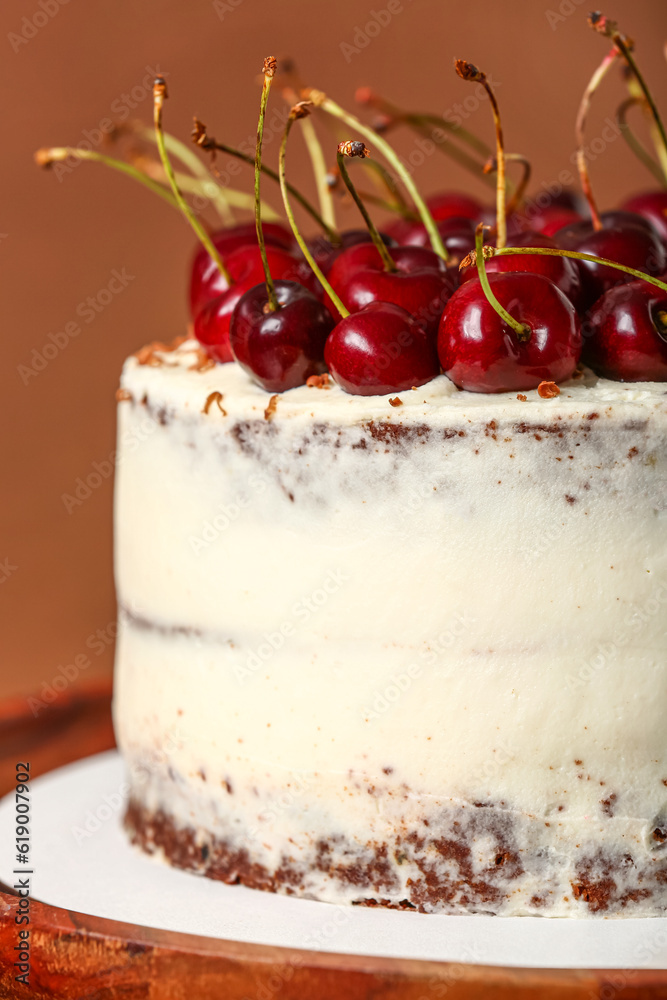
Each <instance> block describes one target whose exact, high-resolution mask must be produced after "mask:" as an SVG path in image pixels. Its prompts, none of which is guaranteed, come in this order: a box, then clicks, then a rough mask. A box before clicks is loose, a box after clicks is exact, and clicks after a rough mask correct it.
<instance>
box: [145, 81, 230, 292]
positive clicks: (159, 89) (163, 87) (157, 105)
mask: <svg viewBox="0 0 667 1000" xmlns="http://www.w3.org/2000/svg"><path fill="white" fill-rule="evenodd" d="M166 98H167V84H166V82H165V80H164V78H163V77H161V76H156V78H155V81H154V83H153V124H154V126H155V137H156V139H157V148H158V152H159V154H160V159H161V160H162V166H163V167H164V172H165V174H166V175H167V180H168V181H169V184H170V187H171V190H172V191H173V194H174V198H175V199H176V203H177V204H178V207H179V208H180V210H181V212H182V213H183V215H184V216H185V218H186V219H187V220H188V222H189V223H190V225H191V226H192V228H193V230H194V232H195V234H196V235H197V236H198V238H199V240H200V241H201V243H202V246H203V247H204V248H205V250H206V251H207V253H208V254H209V256H210V257H211V258H212V260H213V261H214V262H215V264H216V266H217V268H218V270H219V271H220V274H221V275H222V277H223V278H224V279H225V281H226V282H227V284H228V285H232V284H233V283H234V282H233V279H232V276H231V274H230V273H229V270H228V269H227V267H226V266H225V264H224V262H223V260H222V257H221V256H220V254H219V253H218V250H217V248H216V246H215V244H214V243H213V240H212V239H211V237H210V236H209V235H208V233H207V232H206V230H205V229H204V227H203V226H202V224H201V222H200V221H199V219H198V218H197V216H196V215H195V214H194V212H193V211H192V209H191V208H190V206H189V205H188V203H187V201H186V200H185V198H184V197H183V195H182V194H181V191H180V188H179V186H178V184H177V183H176V178H175V176H174V170H173V167H172V165H171V161H170V159H169V154H168V153H167V149H166V146H165V142H164V134H163V132H162V106H163V104H164V102H165V100H166Z"/></svg>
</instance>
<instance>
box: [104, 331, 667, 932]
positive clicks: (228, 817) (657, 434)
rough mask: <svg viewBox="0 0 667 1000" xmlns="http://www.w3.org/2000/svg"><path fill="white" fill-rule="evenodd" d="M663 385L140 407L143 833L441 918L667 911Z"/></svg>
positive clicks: (128, 717)
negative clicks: (550, 394) (545, 394)
mask: <svg viewBox="0 0 667 1000" xmlns="http://www.w3.org/2000/svg"><path fill="white" fill-rule="evenodd" d="M666 389H667V387H666V386H665V384H664V383H660V382H656V383H651V382H642V383H622V382H617V381H610V380H607V379H604V378H599V377H597V376H596V375H594V374H593V373H592V372H590V371H588V370H578V371H577V372H576V373H575V376H574V377H573V378H572V379H571V380H569V381H568V382H566V383H563V384H561V386H560V390H561V391H560V394H559V395H558V396H554V397H553V398H542V396H541V395H540V394H539V393H538V392H537V391H536V390H532V391H527V392H525V393H519V394H517V393H509V392H506V393H496V394H487V393H475V392H467V391H459V390H458V389H457V388H456V386H455V385H454V384H453V383H452V382H451V381H450V380H449V379H448V378H447V377H446V376H445V375H440V376H438V377H437V378H435V379H434V380H433V381H431V382H429V383H428V384H426V385H422V386H420V387H418V388H415V389H409V390H407V391H403V392H400V393H398V394H397V395H396V396H394V397H391V398H389V397H388V396H387V395H382V396H380V395H374V396H372V395H371V396H363V395H352V394H348V393H346V392H344V391H343V390H342V389H341V388H340V387H339V386H337V385H334V384H333V383H331V382H329V381H328V380H327V379H326V378H323V379H311V384H310V385H308V386H306V385H304V386H301V387H297V388H293V389H290V390H289V391H286V392H283V393H280V394H274V395H269V394H268V393H266V392H265V391H264V390H263V389H262V388H260V387H259V386H257V385H255V384H253V382H252V381H251V379H250V378H249V377H248V375H247V374H246V373H245V372H244V371H243V370H242V369H241V368H240V366H239V365H237V364H235V363H231V364H225V365H220V364H215V365H213V364H212V363H210V362H208V361H206V360H204V359H203V355H202V351H201V348H200V347H199V345H198V344H197V343H196V342H195V341H185V342H177V343H176V344H175V345H173V346H171V347H164V346H161V345H154V346H153V347H150V348H148V349H144V350H143V351H141V352H139V354H138V355H137V356H134V357H131V358H130V359H128V361H127V363H126V365H125V368H124V372H123V376H122V381H121V389H120V392H119V404H118V413H119V430H118V434H119V453H118V469H117V482H116V507H115V511H116V513H115V518H116V579H117V588H118V600H119V607H120V612H119V614H120V633H119V638H118V650H117V662H116V680H115V697H114V716H115V726H116V733H117V738H118V744H119V747H120V750H121V753H122V754H123V757H124V758H125V761H126V763H127V766H128V770H129V774H130V778H129V783H130V799H129V806H128V810H127V815H126V817H125V824H126V827H127V830H128V831H129V834H130V836H131V838H132V840H133V841H134V842H135V843H136V844H138V845H139V846H140V847H141V848H143V849H144V850H145V851H148V852H150V853H152V854H154V855H157V856H158V857H161V858H162V859H164V860H166V861H167V862H169V863H170V864H172V865H175V866H177V867H180V868H185V869H188V870H190V871H193V872H198V873H201V874H204V875H207V876H209V877H211V878H215V879H220V880H222V881H224V882H231V883H235V882H241V883H243V884H244V885H247V886H251V887H254V888H259V889H268V890H271V891H276V892H283V893H288V894H294V895H296V896H303V897H308V898H313V899H318V900H325V901H328V902H333V903H356V904H362V905H368V906H373V905H383V906H390V907H398V908H414V909H417V910H420V911H423V912H427V913H449V914H454V913H487V914H502V915H524V914H533V915H543V916H573V917H577V916H584V917H586V916H589V915H592V914H603V915H622V916H650V915H657V914H664V913H665V911H666V910H667V736H666V730H665V706H666V705H667V655H666V653H667V642H666V626H665V622H666V610H667V391H666Z"/></svg>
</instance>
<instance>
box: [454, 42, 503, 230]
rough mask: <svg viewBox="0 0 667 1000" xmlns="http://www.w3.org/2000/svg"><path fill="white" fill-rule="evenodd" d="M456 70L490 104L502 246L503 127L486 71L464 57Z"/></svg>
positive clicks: (497, 214) (497, 215)
mask: <svg viewBox="0 0 667 1000" xmlns="http://www.w3.org/2000/svg"><path fill="white" fill-rule="evenodd" d="M454 65H455V67H456V72H457V73H458V75H459V76H460V77H461V79H462V80H468V81H469V82H470V83H481V84H482V86H483V87H484V90H485V91H486V94H487V97H488V98H489V102H490V104H491V113H492V115H493V124H494V126H495V129H496V160H497V163H498V169H497V172H496V228H497V231H498V238H497V243H498V246H499V247H504V246H505V244H506V243H507V209H506V206H505V201H506V196H507V187H506V180H505V142H504V140H503V127H502V122H501V120H500V109H499V107H498V101H497V100H496V95H495V94H494V92H493V88H492V86H491V84H490V83H489V81H488V80H487V78H486V73H483V72H482V71H481V70H479V69H477V67H476V66H474V65H473V64H472V63H469V62H466V60H465V59H457V60H456V61H455V64H454Z"/></svg>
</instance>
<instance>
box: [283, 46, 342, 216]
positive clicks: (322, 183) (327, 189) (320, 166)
mask: <svg viewBox="0 0 667 1000" xmlns="http://www.w3.org/2000/svg"><path fill="white" fill-rule="evenodd" d="M276 83H277V85H278V87H280V89H281V92H282V96H283V97H284V99H285V100H286V101H287V103H288V104H289V105H290V107H291V106H292V105H294V104H296V103H297V101H298V100H299V90H300V88H301V86H302V84H301V80H300V79H299V75H298V73H297V70H296V66H295V65H294V61H293V60H292V59H289V58H288V59H281V61H280V65H279V66H278V78H277V80H276ZM302 128H303V138H304V142H305V143H306V149H307V150H308V155H309V156H310V163H311V166H312V168H313V174H314V176H315V185H316V187H317V197H318V201H319V205H320V213H321V215H322V218H323V219H324V221H325V222H326V224H327V225H328V226H329V227H330V228H331V229H332V230H336V229H337V226H336V209H335V205H334V199H333V196H332V193H331V186H330V184H329V179H328V171H327V165H326V159H325V156H324V151H323V149H322V143H321V142H320V140H319V137H318V135H317V131H316V129H315V126H314V125H313V123H312V121H311V120H310V118H304V119H303V123H302Z"/></svg>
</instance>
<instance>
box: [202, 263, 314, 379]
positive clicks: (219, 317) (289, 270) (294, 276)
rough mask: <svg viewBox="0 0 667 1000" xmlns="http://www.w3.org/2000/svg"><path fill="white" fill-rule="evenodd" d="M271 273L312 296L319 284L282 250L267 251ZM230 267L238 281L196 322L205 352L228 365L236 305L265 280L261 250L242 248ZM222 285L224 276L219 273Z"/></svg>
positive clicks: (207, 305) (210, 303)
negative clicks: (302, 286)
mask: <svg viewBox="0 0 667 1000" xmlns="http://www.w3.org/2000/svg"><path fill="white" fill-rule="evenodd" d="M266 255H267V260H268V263H269V267H270V268H271V273H272V274H273V275H274V276H275V277H276V278H281V279H282V280H285V281H297V282H299V283H300V284H302V285H304V286H305V287H306V288H308V289H309V290H310V291H311V292H314V291H315V289H316V287H318V286H317V283H316V281H315V279H314V277H313V274H312V272H311V271H310V269H309V268H308V266H307V264H306V263H305V261H301V260H299V259H298V258H296V257H295V256H294V255H293V254H290V253H287V251H285V250H280V249H279V248H278V247H267V248H266ZM227 267H228V269H229V272H230V274H231V276H232V278H233V279H234V284H233V285H231V286H228V287H227V288H226V289H225V291H223V292H222V293H221V294H219V295H216V297H215V298H213V299H209V300H208V301H207V302H206V303H205V304H204V305H203V306H202V307H201V308H200V309H199V311H198V313H197V314H196V316H195V318H194V335H195V337H196V338H197V340H198V341H199V343H200V344H201V345H202V346H203V347H204V348H205V350H206V353H207V354H208V355H209V357H211V358H213V360H214V361H218V362H220V363H221V364H224V363H225V362H227V361H233V360H234V359H233V355H232V352H231V348H230V346H229V321H230V319H231V315H232V313H233V311H234V307H235V306H236V303H237V302H238V301H239V299H240V298H241V296H242V295H244V294H245V293H246V292H247V291H249V290H250V289H251V288H253V286H254V285H257V284H259V282H261V281H263V280H264V269H263V267H262V258H261V255H260V252H259V248H258V247H257V246H254V247H252V246H242V247H239V248H238V250H235V251H234V252H233V253H231V254H230V255H229V257H228V258H227ZM217 274H218V275H219V277H220V283H223V284H224V282H223V281H222V276H221V275H220V272H219V271H218V272H217Z"/></svg>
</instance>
